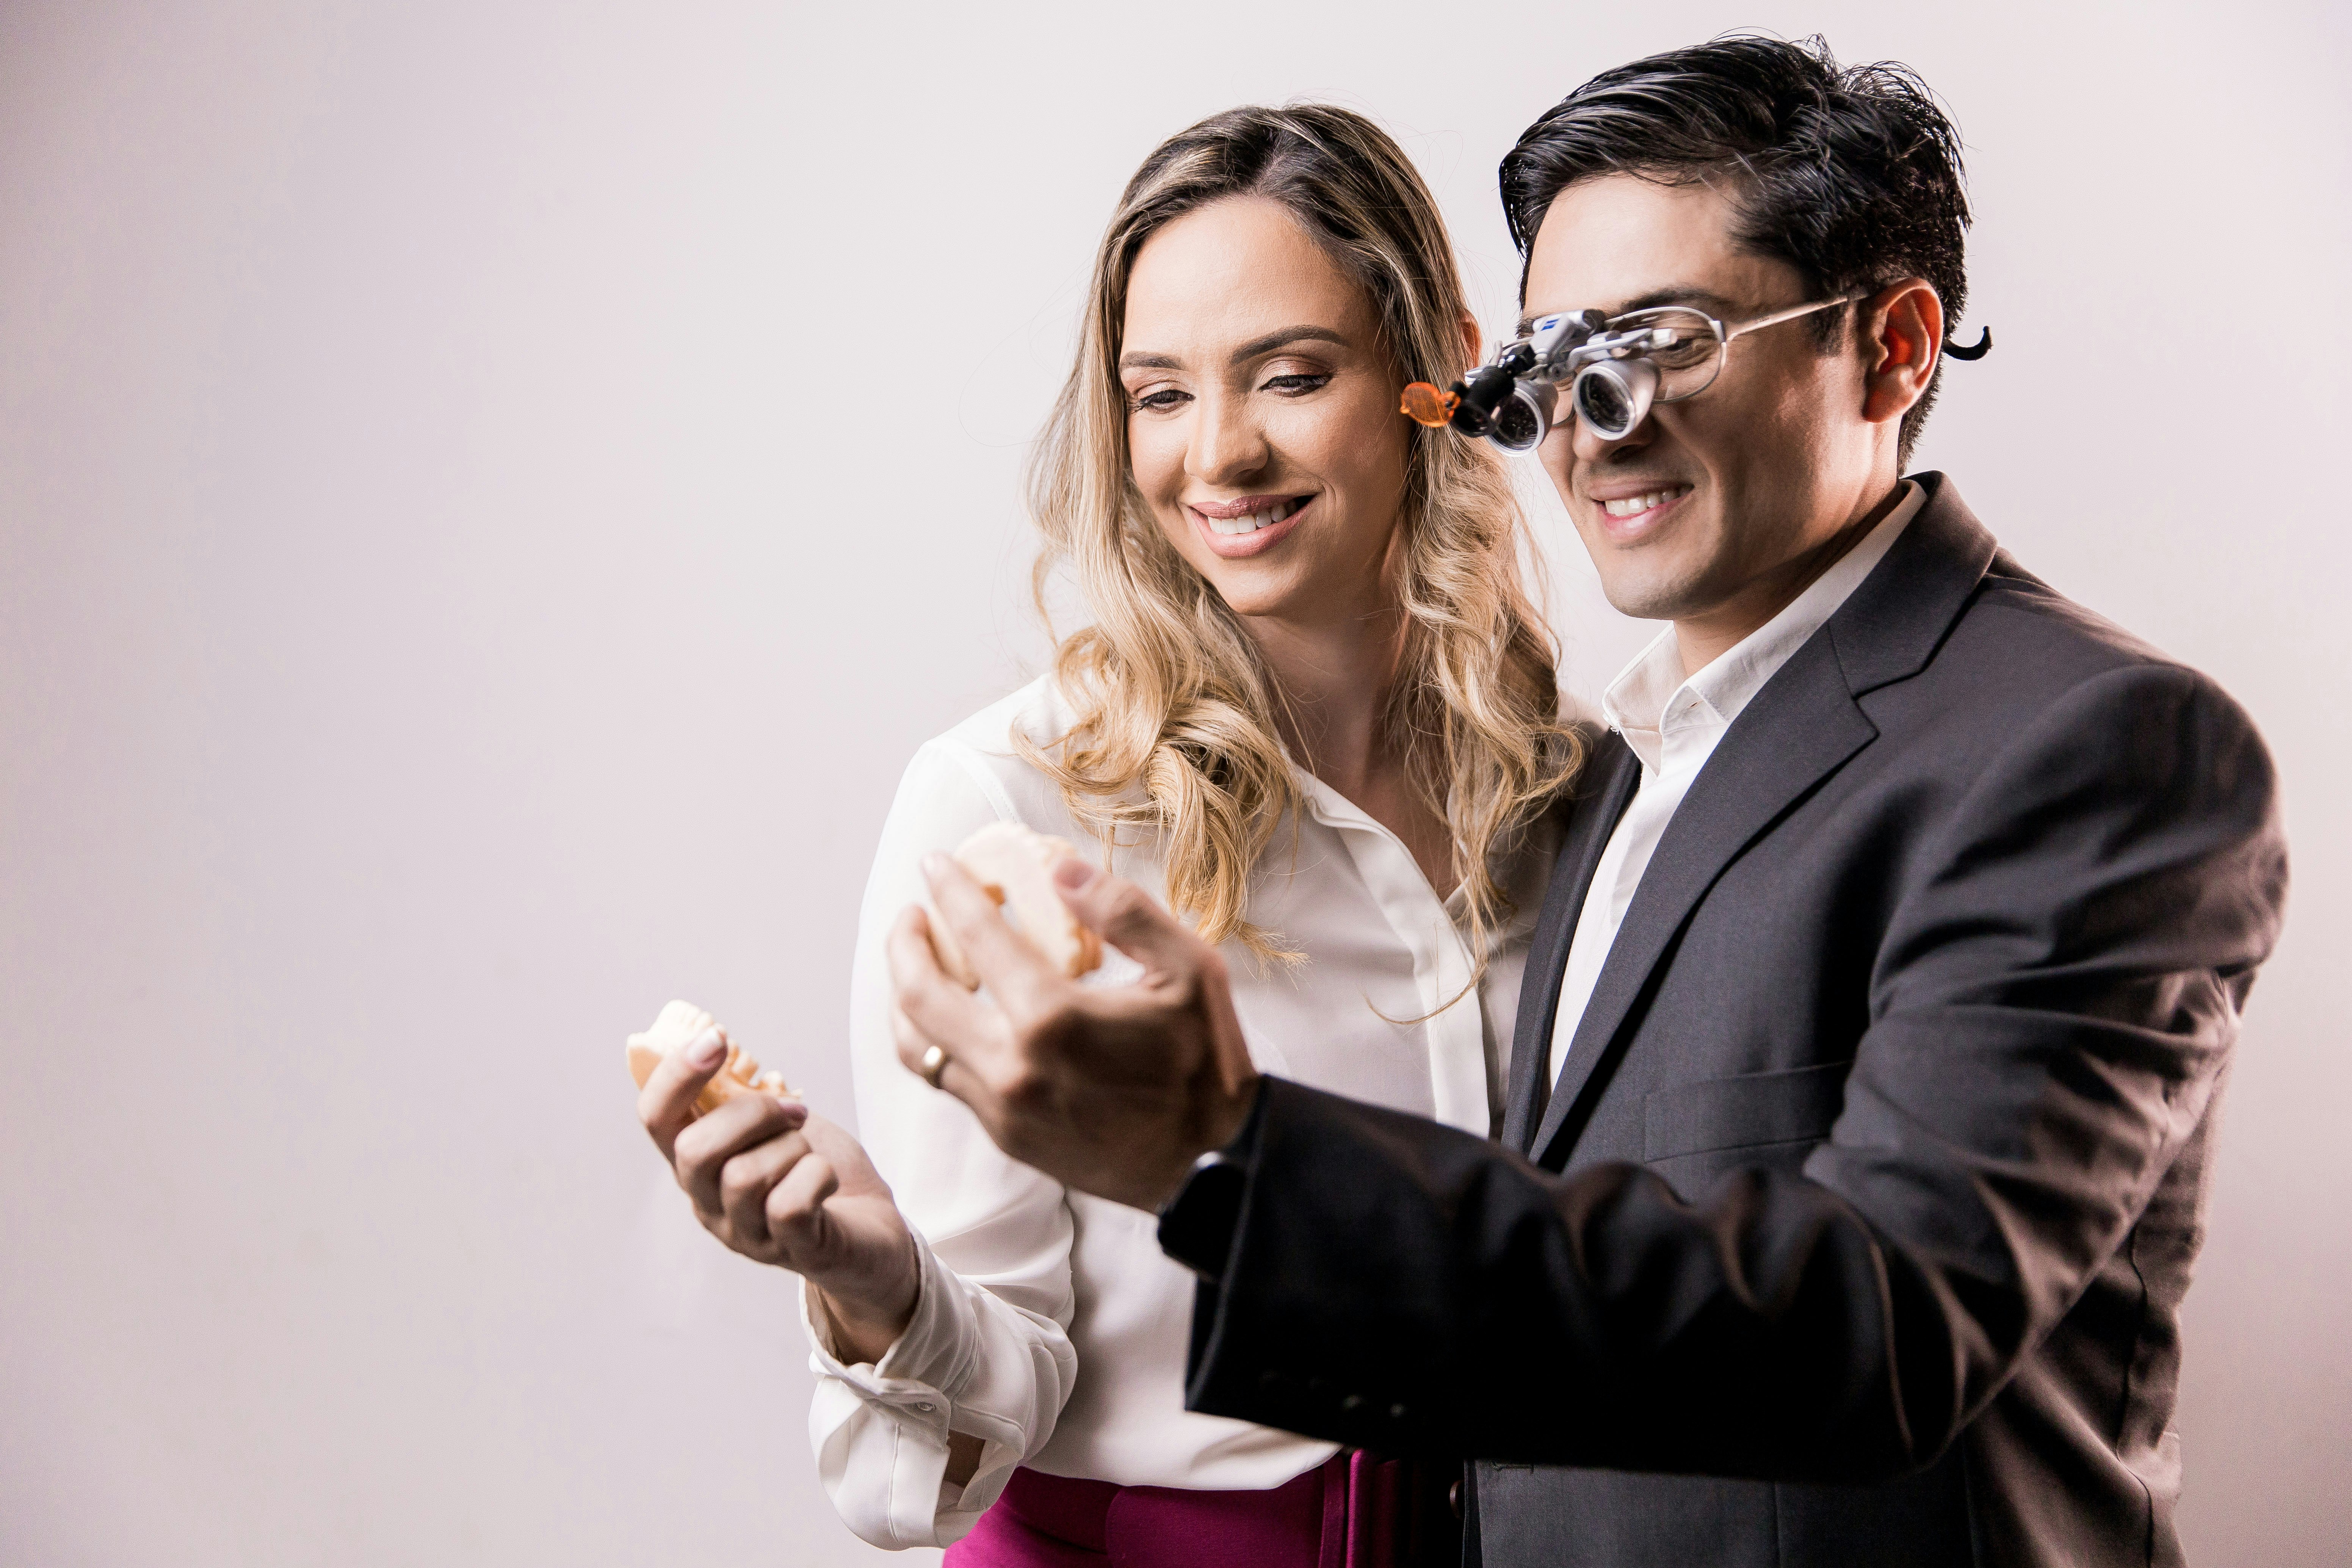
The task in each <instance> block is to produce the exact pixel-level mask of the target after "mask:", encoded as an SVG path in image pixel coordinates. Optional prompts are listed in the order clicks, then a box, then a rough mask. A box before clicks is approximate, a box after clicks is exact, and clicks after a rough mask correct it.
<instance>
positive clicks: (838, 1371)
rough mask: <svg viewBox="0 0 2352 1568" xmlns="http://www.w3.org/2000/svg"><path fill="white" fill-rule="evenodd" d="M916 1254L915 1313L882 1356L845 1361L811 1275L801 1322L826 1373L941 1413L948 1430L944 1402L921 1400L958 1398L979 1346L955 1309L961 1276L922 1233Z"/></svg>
mask: <svg viewBox="0 0 2352 1568" xmlns="http://www.w3.org/2000/svg"><path fill="white" fill-rule="evenodd" d="M915 1258H916V1264H917V1270H918V1272H917V1275H916V1280H915V1313H914V1316H913V1317H912V1318H911V1319H909V1320H908V1323H907V1327H906V1329H905V1330H904V1331H902V1332H901V1333H900V1334H899V1335H898V1338H897V1339H896V1340H893V1341H892V1342H891V1343H890V1348H889V1349H888V1350H887V1351H884V1352H882V1359H881V1360H880V1361H878V1362H856V1363H845V1362H844V1361H842V1360H841V1358H840V1355H839V1354H838V1352H836V1349H835V1344H834V1342H833V1325H832V1321H831V1320H830V1318H829V1317H828V1316H827V1314H826V1313H825V1312H824V1310H823V1309H822V1308H820V1307H819V1306H818V1305H817V1302H816V1300H815V1298H814V1292H813V1291H811V1290H810V1289H809V1284H808V1281H807V1280H806V1279H803V1280H802V1281H801V1326H802V1327H803V1328H804V1329H806V1330H807V1331H808V1337H809V1347H810V1349H811V1350H812V1351H813V1352H814V1363H815V1365H816V1370H817V1371H818V1372H819V1373H822V1374H824V1375H825V1376H828V1377H835V1378H839V1379H840V1380H841V1381H842V1382H843V1383H845V1384H848V1385H849V1386H850V1387H852V1388H854V1389H856V1391H857V1392H858V1393H859V1394H861V1395H863V1396H864V1397H865V1398H866V1399H869V1400H872V1401H874V1402H875V1403H877V1404H881V1405H892V1406H894V1407H899V1408H901V1409H902V1411H903V1412H909V1413H912V1414H916V1415H937V1416H938V1417H939V1426H940V1429H941V1430H942V1431H944V1430H945V1429H946V1426H947V1412H946V1409H945V1407H944V1405H941V1406H940V1408H938V1409H937V1410H932V1409H926V1408H923V1407H922V1405H921V1400H922V1398H923V1396H925V1395H929V1396H932V1397H933V1398H935V1399H936V1398H938V1397H940V1396H945V1397H947V1398H953V1397H954V1395H955V1394H956V1391H957V1390H958V1389H959V1388H960V1387H961V1385H962V1384H963V1383H964V1382H965V1381H966V1379H967V1377H968V1375H969V1369H970V1367H971V1358H972V1354H973V1349H972V1345H971V1334H970V1331H969V1329H968V1326H967V1325H966V1324H965V1323H964V1322H963V1321H962V1318H961V1314H959V1313H958V1312H957V1311H956V1310H955V1308H956V1305H957V1303H958V1302H959V1301H960V1300H961V1298H962V1294H963V1292H962V1291H961V1289H958V1285H959V1283H960V1281H958V1280H957V1279H954V1278H953V1277H952V1276H951V1275H950V1274H949V1273H948V1270H947V1266H946V1265H945V1264H943V1263H941V1262H940V1259H939V1255H938V1254H937V1253H935V1252H933V1251H932V1250H931V1247H930V1243H929V1242H928V1241H925V1240H924V1239H923V1237H922V1236H921V1235H920V1234H919V1233H918V1234H917V1236H916V1237H915Z"/></svg>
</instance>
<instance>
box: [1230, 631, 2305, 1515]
mask: <svg viewBox="0 0 2352 1568" xmlns="http://www.w3.org/2000/svg"><path fill="white" fill-rule="evenodd" d="M2274 795H2275V792H2274V784H2273V774H2272V771H2271V767H2270V763H2269V759H2268V757H2267V755H2266V753H2265V752H2264V751H2263V746H2262V743H2261V742H2260V741H2259V739H2258V738H2257V737H2256V736H2255V734H2254V733H2253V731H2252V726H2251V724H2250V723H2249V722H2248V721H2247V720H2246V719H2245V717H2244V715H2243V713H2242V711H2241V710H2239V709H2238V708H2237V707H2236V706H2235V705H2234V704H2233V703H2231V701H2230V700H2229V699H2228V698H2227V697H2226V696H2224V695H2222V694H2221V692H2220V691H2219V689H2216V688H2214V687H2213V686H2212V685H2211V684H2210V682H2208V681H2206V680H2205V679H2203V678H2202V677H2200V676H2198V675H2196V674H2194V673H2193V672H2190V671H2188V670H2185V669H2181V668H2176V667H2169V666H2158V665H2147V666H2135V667H2131V668H2123V669H2116V670H2111V671H2108V672H2106V673H2105V674H2103V675H2101V676H2099V677H2097V678H2095V679H2092V680H2090V681H2087V682H2085V683H2084V685H2082V686H2080V687H2078V688H2076V689H2074V691H2073V692H2071V693H2070V694H2069V695H2068V696H2067V697H2066V698H2064V699H2063V700H2061V701H2060V702H2058V703H2057V704H2054V705H2053V708H2052V709H2051V710H2048V711H2047V712H2046V713H2045V714H2044V715H2043V716H2042V719H2041V720H2040V721H2037V723H2036V724H2034V725H2033V726H2032V727H2031V728H2029V729H2028V730H2027V731H2024V732H2022V733H2021V734H2020V735H2018V736H2017V737H2016V738H2015V739H2014V740H2013V741H2012V742H2011V743H2010V744H2009V746H2008V747H2007V748H2006V749H2005V751H2004V752H2003V753H2002V754H2001V755H2000V757H1999V758H1998V759H1997V761H1996V762H1995V763H1994V765H1992V766H1991V767H1990V768H1989V769H1988V770H1987V771H1986V772H1985V773H1984V774H1983V775H1982V776H1981V777H1980V778H1979V780H1978V781H1976V782H1975V783H1974V784H1972V785H1971V786H1970V787H1969V789H1968V790H1967V792H1966V794H1965V795H1963V797H1962V798H1961V800H1960V803H1959V804H1958V807H1957V808H1956V809H1954V810H1952V811H1951V812H1950V813H1949V814H1948V816H1947V817H1946V819H1945V822H1944V823H1943V825H1942V826H1940V827H1938V828H1936V829H1935V830H1933V831H1932V832H1930V833H1928V834H1925V835H1923V836H1922V837H1920V838H1918V839H1917V840H1916V841H1915V842H1913V843H1912V844H1910V845H1908V846H1905V847H1900V848H1899V849H1898V850H1897V851H1895V852H1898V853H1906V854H1916V856H1917V857H1918V860H1917V863H1916V865H1915V866H1913V867H1910V868H1906V874H1905V877H1904V879H1903V882H1902V886H1903V887H1904V888H1905V889H1907V890H1906V892H1905V893H1904V895H1903V896H1902V898H1901V900H1900V901H1899V904H1898V906H1897V907H1896V908H1895V910H1893V911H1892V912H1891V916H1890V918H1889V919H1888V921H1887V922H1886V924H1885V928H1884V931H1883V935H1882V938H1881V945H1880V949H1879V955H1878V959H1877V962H1876V966H1875V969H1874V978H1873V986H1872V997H1871V1017H1872V1023H1871V1025H1870V1026H1869V1028H1868V1029H1867V1031H1866V1033H1865V1034H1864V1037H1863V1039H1862V1041H1861V1044H1860V1047H1859V1048H1858V1051H1857V1053H1856V1056H1855V1059H1854V1061H1853V1067H1852V1069H1851V1072H1850V1075H1849V1077H1848V1079H1847V1084H1846V1098H1845V1103H1844V1107H1843V1111H1842V1113H1841V1114H1840V1117H1839V1119H1838V1121H1837V1122H1836V1124H1835V1126H1834V1127H1833V1129H1832V1133H1831V1136H1830V1139H1829V1141H1828V1142H1826V1143H1824V1144H1822V1146H1821V1147H1819V1148H1817V1149H1815V1150H1814V1151H1813V1152H1812V1153H1811V1156H1810V1157H1809V1158H1808V1160H1807V1161H1806V1163H1805V1164H1804V1167H1803V1170H1802V1173H1801V1174H1790V1173H1785V1172H1780V1173H1774V1172H1769V1171H1764V1170H1760V1169H1759V1170H1743V1171H1738V1172H1735V1173H1732V1174H1730V1175H1729V1176H1727V1177H1726V1178H1724V1179H1723V1180H1722V1181H1721V1182H1720V1183H1718V1184H1717V1185H1716V1186H1715V1187H1714V1188H1712V1189H1711V1190H1710V1191H1708V1192H1707V1193H1706V1194H1703V1195H1702V1196H1701V1197H1700V1199H1699V1201H1698V1202H1697V1203H1696V1204H1695V1205H1693V1204H1685V1202H1683V1201H1681V1199H1679V1198H1678V1197H1677V1196H1676V1194H1675V1192H1674V1191H1673V1190H1672V1189H1671V1188H1670V1187H1668V1185H1667V1184H1665V1183H1664V1181H1662V1180H1661V1179H1659V1178H1658V1177H1657V1176H1656V1175H1654V1174H1653V1173H1650V1172H1648V1171H1646V1170H1644V1169H1643V1168H1642V1167H1640V1166H1638V1165H1631V1164H1616V1163H1612V1164H1596V1165H1591V1166H1586V1167H1583V1168H1580V1169H1577V1170H1575V1171H1573V1172H1571V1173H1570V1174H1568V1175H1567V1176H1564V1177H1563V1176H1559V1175H1554V1174H1551V1173H1546V1172H1544V1171H1541V1170H1538V1169H1537V1168H1536V1167H1534V1166H1533V1165H1531V1164H1529V1163H1528V1162H1527V1161H1525V1160H1522V1159H1520V1158H1518V1157H1517V1155H1515V1154H1513V1153H1512V1152H1507V1151H1506V1150H1502V1149H1499V1148H1497V1147H1496V1145H1494V1144H1491V1143H1488V1142H1482V1141H1480V1140H1477V1139H1474V1138H1471V1137H1468V1136H1465V1135H1464V1134H1461V1133H1458V1132H1454V1131H1449V1130H1447V1129H1444V1128H1442V1127H1439V1126H1437V1125H1435V1124H1433V1123H1431V1122H1428V1121H1421V1120H1418V1119H1415V1118H1412V1117H1408V1116H1403V1115H1399V1114H1396V1113H1393V1112H1390V1111H1385V1110H1376V1109H1373V1108H1370V1107H1367V1106H1362V1105H1359V1104H1356V1103H1354V1102H1351V1101H1349V1100H1341V1099H1339V1098H1337V1097H1334V1096H1330V1095H1325V1094H1320V1093H1318V1092H1316V1091H1313V1090H1310V1089H1305V1088H1302V1087H1300V1086H1297V1085H1295V1084H1289V1083H1285V1082H1281V1081H1278V1080H1268V1082H1267V1086H1266V1089H1265V1096H1264V1099H1263V1100H1262V1102H1261V1104H1260V1106H1259V1108H1258V1110H1257V1112H1256V1115H1255V1123H1254V1146H1253V1147H1251V1148H1250V1149H1249V1151H1248V1154H1247V1163H1248V1172H1249V1173H1248V1182H1247V1187H1246V1190H1245V1195H1244V1200H1243V1205H1242V1210H1241V1216H1240V1219H1239V1221H1238V1223H1237V1224H1236V1226H1234V1234H1233V1242H1232V1247H1231V1252H1230V1256H1229V1257H1228V1258H1227V1259H1226V1262H1225V1266H1224V1268H1223V1271H1222V1273H1221V1275H1220V1277H1219V1278H1218V1279H1217V1280H1215V1281H1214V1282H1204V1283H1203V1284H1202V1287H1201V1290H1200V1295H1199V1299H1198V1300H1197V1302H1196V1305H1195V1308H1194V1322H1193V1347H1192V1363H1191V1366H1190V1370H1189V1382H1188V1389H1187V1394H1188V1403H1189V1404H1190V1405H1191V1406H1192V1408H1194V1409H1197V1410H1202V1411H1207V1412H1210V1413H1213V1414H1216V1415H1232V1416H1239V1417H1243V1418H1245V1419H1248V1420H1253V1421H1257V1422H1262V1423H1265V1424H1268V1425H1272V1426H1284V1427H1287V1428H1289V1429H1291V1430H1294V1431H1297V1432H1303V1433H1307V1434H1310V1435H1313V1436H1321V1437H1327V1438H1333V1439H1338V1440H1339V1441H1343V1442H1349V1443H1355V1444H1359V1445H1361V1446H1363V1447H1370V1448H1373V1449H1377V1450H1381V1451H1384V1452H1389V1453H1422V1454H1431V1455H1438V1456H1445V1457H1462V1456H1468V1457H1475V1458H1495V1459H1509V1460H1519V1461H1531V1462H1536V1463H1547V1464H1575V1465H1588V1466H1601V1467H1608V1468H1626V1469H1641V1470H1676V1471H1686V1472H1697V1473H1706V1474H1716V1475H1733V1476H1753V1477H1760V1478H1774V1479H1814V1480H1873V1479H1884V1478H1886V1477H1889V1476H1892V1475H1896V1474H1900V1473H1903V1472H1905V1471H1907V1470H1910V1469H1913V1468H1917V1467H1920V1466H1923V1465H1926V1464H1928V1463H1930V1462H1932V1461H1933V1460H1934V1459H1935V1458H1937V1456H1938V1454H1940V1453H1941V1452H1942V1451H1943V1449H1944V1448H1945V1447H1947V1446H1948V1445H1949V1444H1950V1443H1951V1442H1952V1441H1953V1440H1954V1438H1955V1437H1956V1436H1957V1435H1958V1432H1959V1431H1960V1429H1961V1428H1962V1427H1963V1426H1965V1425H1966V1423H1967V1422H1968V1421H1969V1417H1970V1416H1971V1415H1972V1414H1973V1413H1974V1412H1976V1411H1978V1410H1979V1409H1981V1408H1982V1407H1983V1405H1985V1403H1986V1402H1987V1401H1988V1400H1990V1398H1991V1397H1992V1396H1993V1394H1995V1393H1996V1392H1997V1391H1998V1390H1999V1389H2000V1386H2001V1384H2002V1383H2003V1382H2004V1380H2005V1379H2007V1378H2008V1377H2009V1375H2010V1374H2011V1372H2012V1371H2013V1370H2014V1369H2015V1368H2016V1366H2017V1365H2018V1363H2019V1362H2020V1360H2021V1358H2022V1357H2024V1356H2025V1355H2026V1354H2028V1353H2029V1352H2031V1351H2032V1348H2033V1347H2034V1346H2035V1345H2036V1344H2037V1343H2038V1342H2039V1341H2040V1339H2041V1337H2042V1335H2043V1334H2044V1333H2045V1332H2047V1331H2048V1330H2049V1329H2050V1327H2051V1326H2052V1325H2053V1324H2054V1323H2055V1322H2056V1321H2057V1320H2058V1319H2059V1318H2060V1317H2061V1316H2062V1315H2063V1313H2064V1312H2065V1311H2066V1310H2067V1309H2068V1308H2069V1307H2070V1306H2071V1305H2072V1303H2073V1302H2074V1300H2075V1299H2076V1298H2077V1296H2078V1295H2079V1294H2080V1292H2081V1291H2082V1289H2084V1286H2085V1284H2086V1283H2087V1281H2088V1280H2089V1279H2090V1278H2091V1276H2092V1275H2093V1274H2094V1272H2095V1271H2096V1270H2097V1269H2098V1268H2100V1267H2101V1266H2102V1265H2103V1264H2104V1263H2105V1260H2106V1259H2107V1258H2110V1257H2111V1256H2112V1255H2113V1254H2114V1253H2115V1251H2116V1248H2117V1247H2118V1246H2119V1245H2120V1244H2121V1242H2122V1240H2123V1238H2124V1237H2125V1236H2126V1233H2127V1232H2128V1230H2129V1228H2130V1227H2131V1226H2132V1224H2133V1223H2134V1221H2135V1219H2136V1218H2137V1215H2138V1214H2139V1213H2140V1211H2141V1209H2142V1208H2143V1207H2144V1206H2145V1205H2146V1204H2147V1200H2148V1197H2149V1195H2150V1194H2151V1192H2152V1191H2153V1189H2154V1187H2155V1185H2156V1183H2157V1181H2158V1178H2159V1177H2160V1176H2161V1175H2162V1173H2164V1170H2165V1168H2166V1166H2167V1164H2168V1163H2169V1162H2170V1160H2171V1159H2172V1157H2173V1155H2174V1153H2175V1152H2177V1150H2178V1149H2179V1146H2180V1144H2181V1142H2182V1141H2183V1140H2184V1139H2185V1138H2186V1136H2187V1135H2188V1134H2189V1131H2191V1130H2192V1129H2193V1127H2194V1126H2195V1124H2196V1122H2197V1121H2198V1119H2199V1118H2200V1116H2201V1115H2202V1114H2203V1112H2204V1110H2205V1107H2206V1104H2207V1101H2208V1100H2209V1098H2210V1095H2211V1094H2212V1092H2213V1090H2214V1088H2215V1085H2216V1083H2217V1081H2218V1080H2219V1079H2220V1077H2221V1072H2222V1069H2223V1068H2224V1065H2225V1063H2226V1059H2227V1057H2228V1053H2229V1050H2230V1047H2231V1042H2232V1040H2233V1039H2234V1037H2235V1035H2236V1028H2237V1015H2238V1008H2239V1006H2240V1005H2241V1003H2242V1000H2243V998H2244V995H2245V992H2246V990H2247V987H2248V986H2249V984H2251V981H2252V972H2253V968H2254V966H2255V965H2256V964H2257V963H2259V962H2260V961H2261V960H2262V959H2263V957H2264V956H2265V955H2266V954H2267V952H2269V949H2270V946H2271V944H2272V942H2273V940H2274V937H2275V934H2276V931H2277V926H2278V921H2279V910H2280V904H2281V900H2282V899H2283V897H2284V879H2285V859H2284V841H2283V839H2282V837H2281V835H2280V831H2279V826H2278V821H2277V814H2276V809H2275V798H2274ZM1522 1048H1527V1047H1524V1046H1523V1047H1522Z"/></svg>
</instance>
